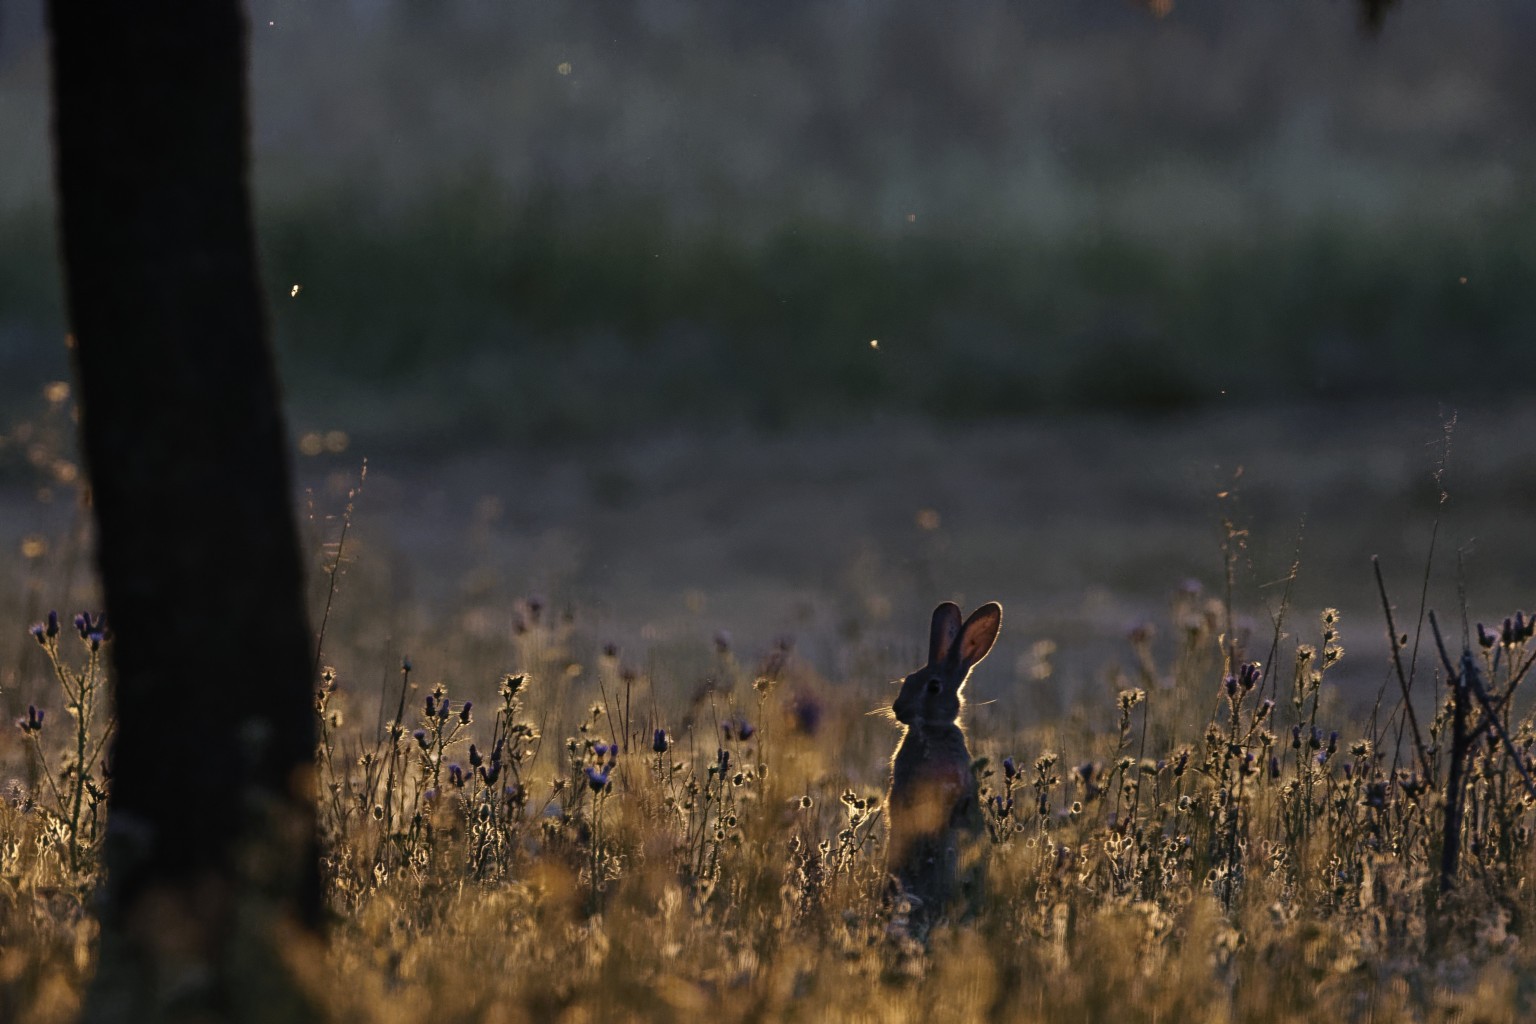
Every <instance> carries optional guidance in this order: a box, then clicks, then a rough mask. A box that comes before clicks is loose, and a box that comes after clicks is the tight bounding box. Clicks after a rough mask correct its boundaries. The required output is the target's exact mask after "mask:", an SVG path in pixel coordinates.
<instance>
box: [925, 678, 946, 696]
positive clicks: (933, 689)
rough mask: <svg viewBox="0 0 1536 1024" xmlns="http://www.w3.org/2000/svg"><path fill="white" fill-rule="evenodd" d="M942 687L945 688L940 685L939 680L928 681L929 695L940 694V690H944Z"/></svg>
mask: <svg viewBox="0 0 1536 1024" xmlns="http://www.w3.org/2000/svg"><path fill="white" fill-rule="evenodd" d="M942 687H943V684H942V683H940V682H939V681H938V679H930V680H928V692H929V693H938V692H939V690H940V689H942Z"/></svg>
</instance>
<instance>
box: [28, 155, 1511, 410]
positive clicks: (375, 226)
mask: <svg viewBox="0 0 1536 1024" xmlns="http://www.w3.org/2000/svg"><path fill="white" fill-rule="evenodd" d="M262 219H263V223H262V238H263V245H264V250H265V251H264V257H265V265H266V283H267V286H268V290H269V292H270V293H271V294H272V295H273V309H274V314H275V315H274V324H275V328H276V336H277V338H278V341H279V345H280V349H281V352H282V358H283V365H284V369H285V374H286V377H287V382H288V387H289V391H290V395H291V396H292V398H293V399H294V400H295V401H296V402H297V403H298V405H299V406H300V407H301V408H316V407H318V408H329V409H331V410H332V412H333V414H336V415H340V416H343V417H344V418H346V419H347V420H348V421H349V422H352V423H354V425H355V429H360V430H363V431H365V432H366V431H368V430H370V429H373V430H379V431H388V430H390V429H391V425H392V424H393V425H399V424H401V423H403V422H409V423H411V424H412V429H413V430H417V429H421V428H423V427H441V428H444V429H450V428H452V429H472V430H479V431H484V432H487V433H488V434H489V436H491V437H505V436H530V435H532V436H535V437H538V438H541V439H557V438H561V437H571V438H583V437H592V436H603V435H607V434H611V433H614V432H622V431H627V430H631V429H634V428H636V427H638V426H640V425H645V426H647V427H653V428H654V427H668V426H678V427H690V426H693V427H696V426H708V425H713V424H721V423H729V422H743V421H745V422H748V423H751V424H753V425H755V426H760V427H766V428H776V427H784V426H792V425H803V424H806V423H818V422H822V421H837V420H841V419H848V418H857V417H862V416H866V415H869V414H879V413H908V412H918V413H921V414H926V415H930V416H934V417H938V418H942V419H957V418H958V419H963V418H975V417H990V416H1006V415H1015V414H1029V413H1039V412H1052V411H1062V410H1080V409H1097V408H1113V409H1118V410H1123V411H1131V412H1137V413H1155V412H1159V411H1167V410H1176V409H1183V408H1189V407H1194V406H1198V405H1200V404H1202V403H1205V402H1208V401H1213V400H1215V399H1217V398H1218V397H1220V396H1222V395H1225V396H1226V400H1228V401H1230V400H1232V399H1234V398H1235V399H1239V400H1254V401H1269V400H1286V399H1298V398H1301V399H1305V398H1315V397H1319V396H1332V397H1349V396H1351V395H1360V396H1362V397H1364V396H1379V395H1381V394H1385V393H1394V394H1415V393H1423V394H1427V395H1431V396H1434V397H1454V395H1455V394H1456V393H1457V392H1469V391H1471V390H1472V389H1476V390H1477V392H1478V393H1480V394H1485V395H1486V394H1488V393H1489V391H1490V390H1493V391H1498V390H1499V389H1503V388H1515V387H1517V386H1519V384H1520V381H1521V378H1520V375H1518V374H1515V373H1510V372H1501V371H1500V370H1499V369H1498V368H1499V367H1500V366H1504V367H1506V368H1507V367H1511V366H1515V365H1518V362H1517V361H1518V360H1519V358H1520V353H1521V351H1522V345H1523V342H1524V340H1525V339H1527V338H1529V337H1530V336H1531V335H1532V334H1533V332H1536V291H1533V290H1532V289H1531V288H1530V287H1529V282H1530V280H1531V279H1532V277H1533V274H1536V250H1533V249H1532V247H1531V245H1530V243H1529V239H1530V238H1531V237H1532V236H1533V234H1536V204H1528V205H1526V206H1524V207H1523V208H1521V209H1519V210H1515V211H1509V210H1507V209H1502V210H1499V211H1497V214H1496V215H1495V214H1493V213H1490V214H1489V215H1488V216H1487V217H1485V218H1471V219H1467V220H1460V221H1457V222H1456V223H1444V222H1436V221H1434V220H1431V219H1427V218H1426V219H1425V220H1424V221H1423V222H1419V223H1406V222H1404V221H1402V220H1393V221H1389V222H1386V223H1382V222H1367V221H1360V222H1355V223H1352V222H1350V221H1349V220H1347V219H1341V218H1331V219H1327V220H1322V219H1317V220H1313V221H1310V222H1307V223H1283V224H1276V225H1274V226H1273V228H1272V230H1269V231H1266V232H1262V233H1256V234H1253V235H1251V236H1249V237H1244V238H1241V239H1237V238H1231V237H1205V238H1202V239H1196V240H1191V241H1188V242H1185V243H1183V244H1170V243H1169V241H1168V240H1167V239H1166V238H1141V237H1137V236H1135V235H1134V234H1133V233H1130V232H1106V233H1102V234H1089V235H1072V236H1068V237H1049V236H1044V235H1039V234H1031V233H1030V232H1027V231H1017V232H1010V231H1005V230H1001V229H999V230H995V231H992V232H988V233H977V232H975V231H966V232H964V233H955V234H950V233H946V232H945V231H944V230H942V229H933V228H929V227H927V226H924V225H918V224H913V225H909V228H910V230H904V231H898V232H874V231H861V230H858V229H855V228H852V227H849V226H847V225H843V224H835V223H828V222H817V221H814V220H810V219H805V218H801V219H798V220H795V221H792V222H789V223H785V224H783V225H780V226H779V227H778V228H776V229H773V230H771V231H768V232H765V233H763V234H762V235H760V236H755V237H748V236H744V235H741V234H737V233H734V232H732V231H731V230H730V228H729V227H728V226H724V225H720V226H714V227H709V226H705V227H699V226H681V225H679V224H678V223H677V222H676V218H674V217H671V216H669V211H668V210H667V208H666V207H665V205H664V204H662V203H660V202H647V201H644V200H635V199H633V198H632V197H624V196H621V195H618V194H615V193H611V192H608V193H605V192H596V191H593V192H588V193H586V194H580V195H575V194H570V193H557V192H554V191H546V192H543V193H540V194H535V195H533V196H531V197H528V198H525V199H523V200H521V201H516V202H514V201H511V200H509V199H507V198H506V196H505V195H504V194H502V193H501V192H500V191H498V188H497V187H496V186H495V185H494V184H493V183H490V182H483V183H478V184H466V185H462V186H459V187H456V188H451V189H445V190H444V191H442V192H441V193H439V194H436V195H434V196H432V197H431V198H430V199H428V200H427V201H424V202H421V203H419V204H418V205H416V206H414V207H412V208H411V209H409V210H407V211H405V212H404V213H398V212H397V213H395V214H393V215H392V216H390V217H387V218H386V217H382V216H379V215H378V213H377V211H375V210H373V209H371V208H370V205H369V203H368V202H367V201H366V200H365V199H357V198H350V197H349V196H346V195H330V194H328V195H323V196H317V197H315V198H314V199H312V200H310V201H307V202H303V203H290V204H287V205H284V206H282V207H280V208H275V209H268V210H267V211H266V212H265V213H264V215H263V218H262ZM48 227H49V225H48V223H47V221H46V220H45V218H44V217H43V216H41V215H40V214H37V213H27V214H22V215H18V216H13V217H12V218H10V222H9V223H7V224H5V225H4V226H3V229H0V234H3V236H4V237H5V238H7V239H9V240H12V241H13V242H20V243H21V244H7V245H5V246H0V308H5V309H7V310H8V311H9V313H10V317H11V319H12V321H13V322H20V323H22V324H25V325H30V326H32V327H34V328H37V329H39V332H40V333H41V326H40V325H53V329H54V330H58V328H57V326H56V325H57V324H58V323H59V322H60V317H59V309H60V299H59V295H58V286H57V283H56V280H55V277H54V275H53V273H52V268H51V266H50V265H49V263H48V262H47V261H46V260H39V259H38V258H37V253H39V252H47V251H49V250H51V247H52V246H51V241H50V239H49V233H48ZM294 284H297V285H299V286H300V291H299V292H298V294H297V295H294V294H292V286H293V285H294ZM876 339H878V342H879V345H878V348H876V347H874V346H872V345H871V341H872V340H876ZM1471 352H1475V353H1476V357H1475V358H1469V357H1468V353H1471ZM349 396H351V397H349ZM349 403H355V404H353V405H349Z"/></svg>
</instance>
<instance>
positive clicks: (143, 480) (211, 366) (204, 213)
mask: <svg viewBox="0 0 1536 1024" xmlns="http://www.w3.org/2000/svg"><path fill="white" fill-rule="evenodd" d="M49 19H50V28H51V33H52V55H53V94H54V135H55V147H56V148H55V157H56V175H57V185H58V194H59V202H60V207H61V214H60V223H61V231H62V242H63V253H64V271H65V283H66V291H67V294H68V308H69V320H70V324H71V328H72V331H73V334H74V339H75V342H74V344H75V364H76V374H77V377H78V382H79V392H80V396H81V413H82V419H81V430H82V436H83V439H84V448H85V457H86V462H87V465H88V467H89V470H90V479H91V489H92V496H93V501H94V507H95V514H96V525H97V560H98V565H99V568H100V571H101V580H102V586H103V589H104V591H105V597H106V607H107V612H108V615H109V619H110V622H111V628H112V630H113V633H114V635H115V642H114V643H113V645H112V651H113V669H114V685H115V687H116V705H117V716H118V729H117V738H116V743H115V747H114V749H113V752H112V761H111V769H112V774H113V781H112V786H113V791H112V803H111V810H110V819H109V825H108V835H107V848H106V858H107V860H106V863H107V880H106V885H105V889H104V892H103V903H102V943H101V958H100V966H99V970H98V974H97V980H96V982H95V985H94V988H93V989H92V992H91V994H90V998H89V1005H88V1007H87V1017H88V1018H90V1019H97V1020H132V1021H155V1020H193V1019H196V1020H207V1019H227V1020H260V1019H291V1015H292V1014H294V1013H295V1012H299V1013H302V1008H301V1007H298V1006H297V1005H296V1004H295V1003H294V1002H293V1001H291V1000H287V999H284V998H280V997H279V993H280V992H281V991H283V990H284V989H283V986H281V985H280V984H274V982H275V980H276V978H277V977H278V965H279V960H278V948H279V943H280V942H288V941H289V940H291V939H293V938H298V939H302V938H303V937H304V936H305V935H306V934H309V935H312V934H314V932H315V930H316V928H317V921H318V917H319V883H318V865H317V862H316V857H315V829H314V820H313V802H312V775H311V765H312V759H313V754H314V736H313V722H312V703H311V702H312V685H311V680H310V678H309V675H310V664H309V653H310V646H309V645H310V641H309V626H308V623H307V621H306V616H305V612H304V604H303V586H302V578H301V575H302V573H301V559H300V555H299V550H298V540H297V533H296V530H295V525H294V515H293V507H292V502H291V492H290V488H289V481H288V464H287V457H286V454H285V452H286V448H285V435H284V427H283V422H282V417H281V413H280V411H279V406H278V395H277V382H276V377H275V373H274V369H273V362H272V356H271V351H270V348H269V345H268V342H267V333H266V320H265V316H264V311H263V305H262V297H261V292H260V288H259V284H258V276H257V268H256V259H255V245H254V236H253V230H252V222H251V204H250V198H249V193H248V188H247V180H246V178H247V166H248V156H247V106H246V91H245V22H244V17H243V13H242V12H241V10H240V6H239V4H238V3H237V2H235V0H195V2H191V3H169V4H156V3H150V4H144V3H133V2H128V0H101V2H94V3H81V2H79V0H50V3H49ZM290 991H291V990H290Z"/></svg>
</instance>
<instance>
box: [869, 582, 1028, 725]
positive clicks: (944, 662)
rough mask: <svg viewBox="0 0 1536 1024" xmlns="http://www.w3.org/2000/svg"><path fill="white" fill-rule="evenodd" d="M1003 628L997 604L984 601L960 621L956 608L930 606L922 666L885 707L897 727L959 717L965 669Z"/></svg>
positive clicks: (981, 655)
mask: <svg viewBox="0 0 1536 1024" xmlns="http://www.w3.org/2000/svg"><path fill="white" fill-rule="evenodd" d="M1002 627H1003V606H1002V605H1000V604H998V603H997V602H996V601H990V602H988V603H987V604H984V605H982V606H981V607H980V608H978V609H976V610H975V611H974V612H972V613H971V617H970V618H969V619H966V620H965V622H964V624H961V622H960V608H959V606H957V605H956V604H954V602H952V601H945V602H944V603H943V604H941V605H939V606H938V607H937V608H935V609H934V610H933V628H932V630H931V632H930V633H929V634H928V664H926V665H924V666H923V667H922V668H920V669H918V670H917V671H916V672H913V673H912V674H911V675H909V676H907V678H906V679H904V680H902V683H901V692H900V693H899V694H897V695H896V702H895V703H894V704H892V705H891V710H892V711H894V712H895V713H896V720H897V721H898V722H900V723H901V724H903V725H908V726H910V725H916V724H918V723H921V722H927V723H930V724H937V723H942V722H953V721H955V720H956V719H958V718H959V717H960V689H961V687H963V686H965V680H966V677H967V676H969V675H970V674H971V669H973V668H975V667H976V666H977V664H978V663H980V661H981V659H982V658H985V657H986V656H987V652H988V651H990V650H992V645H993V643H995V642H996V641H997V633H998V630H1000V629H1002Z"/></svg>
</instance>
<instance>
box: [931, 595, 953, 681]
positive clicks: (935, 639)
mask: <svg viewBox="0 0 1536 1024" xmlns="http://www.w3.org/2000/svg"><path fill="white" fill-rule="evenodd" d="M959 636H960V606H959V605H957V604H955V602H953V601H945V602H944V603H943V604H941V605H939V606H938V607H937V608H935V609H934V610H933V628H932V629H930V630H929V632H928V664H930V665H942V664H944V662H945V661H946V660H948V658H949V654H950V652H951V651H953V650H954V648H955V640H956V639H957V638H958V637H959Z"/></svg>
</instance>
